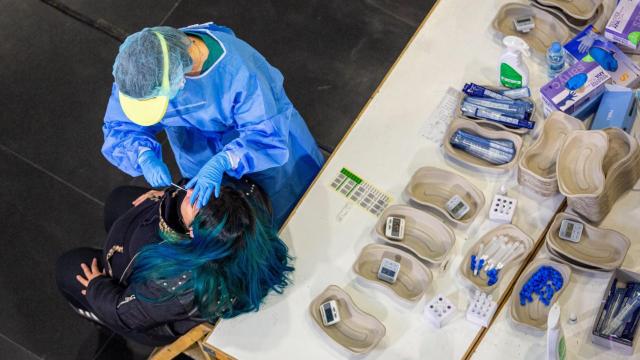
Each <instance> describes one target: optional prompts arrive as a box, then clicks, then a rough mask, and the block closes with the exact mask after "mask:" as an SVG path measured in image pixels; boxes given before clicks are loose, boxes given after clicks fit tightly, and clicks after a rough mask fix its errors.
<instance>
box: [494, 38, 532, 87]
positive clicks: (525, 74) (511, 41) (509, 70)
mask: <svg viewBox="0 0 640 360" xmlns="http://www.w3.org/2000/svg"><path fill="white" fill-rule="evenodd" d="M502 43H503V44H504V46H505V47H506V49H505V50H504V52H503V53H502V55H501V56H500V66H499V68H498V71H499V73H500V83H501V84H502V85H503V86H506V87H508V88H512V89H513V88H521V87H525V86H527V85H528V84H529V68H528V67H527V65H526V64H525V63H524V61H523V60H522V55H523V54H524V55H525V56H529V55H530V52H529V45H527V43H526V42H524V40H522V39H521V38H519V37H517V36H505V37H504V39H502Z"/></svg>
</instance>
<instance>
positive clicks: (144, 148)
mask: <svg viewBox="0 0 640 360" xmlns="http://www.w3.org/2000/svg"><path fill="white" fill-rule="evenodd" d="M147 151H153V150H151V149H149V148H148V147H143V146H141V147H139V148H138V161H137V162H138V165H140V158H141V157H142V154H144V153H145V152H147ZM154 155H155V153H154Z"/></svg>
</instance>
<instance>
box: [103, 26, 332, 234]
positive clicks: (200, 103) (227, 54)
mask: <svg viewBox="0 0 640 360" xmlns="http://www.w3.org/2000/svg"><path fill="white" fill-rule="evenodd" d="M183 30H185V31H189V32H203V33H205V34H208V35H209V36H213V37H214V38H215V39H217V40H218V41H219V42H220V44H221V45H222V47H223V48H224V53H223V55H222V56H221V57H220V58H219V59H218V61H217V62H216V63H215V64H214V65H213V66H212V67H211V68H209V69H208V70H207V71H206V72H204V73H203V74H200V75H198V76H193V77H186V82H185V85H184V88H183V89H182V90H181V91H180V92H179V93H178V95H177V96H176V97H175V98H173V99H172V100H171V101H170V102H169V106H168V109H167V113H166V114H165V116H164V118H163V119H162V121H161V122H160V123H158V124H156V125H153V126H148V127H145V126H140V125H137V124H135V123H133V122H131V121H130V120H129V119H128V118H127V117H126V115H125V114H124V112H123V111H122V108H121V107H120V102H119V99H118V88H117V85H116V84H114V85H113V88H112V93H111V97H110V98H109V104H108V105H107V111H106V114H105V117H104V125H103V132H104V145H103V146H102V154H103V155H104V156H105V157H106V158H107V160H109V161H110V162H111V163H112V164H114V165H115V166H117V167H118V168H119V169H120V170H122V171H124V172H126V173H127V174H129V175H131V176H140V175H141V174H142V170H141V169H140V166H139V165H138V154H139V152H140V151H141V149H145V148H148V149H151V150H153V151H154V152H155V154H156V156H158V158H162V150H161V145H160V143H159V142H158V141H157V140H156V134H158V132H160V131H161V130H164V131H165V132H166V133H167V137H168V139H169V142H170V144H171V147H172V149H173V153H174V155H175V158H176V161H177V163H178V166H179V167H180V171H181V173H182V176H184V177H185V178H191V177H193V176H195V175H196V174H197V173H198V171H199V170H200V168H201V167H202V166H203V165H204V164H205V163H206V162H207V161H209V160H210V159H211V158H212V157H213V156H214V155H216V154H217V153H219V152H224V153H226V154H227V155H228V156H229V157H230V159H231V160H232V161H231V162H232V164H234V165H235V169H233V170H230V171H227V173H228V174H229V175H231V176H234V177H236V178H240V177H241V176H243V175H246V174H250V175H249V177H250V178H251V179H253V180H254V181H255V182H256V183H258V184H259V185H260V186H262V188H263V189H264V190H265V191H266V192H267V194H268V195H269V197H270V198H271V201H272V206H273V211H274V219H275V222H276V224H277V225H278V226H280V225H282V223H283V222H284V220H285V219H286V217H287V215H288V214H289V213H290V212H291V210H292V209H293V207H294V206H295V204H296V203H297V201H298V200H299V199H300V197H301V196H302V194H303V193H304V191H305V189H306V188H307V187H308V186H309V185H310V183H311V181H312V180H313V178H314V177H315V175H316V174H317V173H318V171H319V169H320V168H321V166H322V164H323V162H324V159H323V157H322V154H321V153H320V151H319V149H318V147H317V145H316V143H315V141H314V139H313V136H312V135H311V133H310V132H309V129H308V128H307V126H306V124H305V123H304V120H303V119H302V117H301V116H300V114H299V113H298V111H297V110H296V109H295V108H294V107H293V105H292V104H291V102H290V101H289V99H288V98H287V95H286V94H285V91H284V88H283V77H282V74H281V73H280V72H279V71H278V70H277V69H275V68H274V67H272V66H271V65H270V64H269V63H268V62H267V61H266V60H265V59H264V57H262V55H260V54H259V53H258V52H257V51H256V50H255V49H253V48H252V47H251V46H249V45H248V44H247V43H245V42H244V41H242V40H240V39H238V38H236V37H235V35H234V34H233V32H232V31H231V30H229V29H228V28H225V27H221V26H218V25H214V24H213V23H208V24H203V25H193V26H190V27H188V28H184V29H183Z"/></svg>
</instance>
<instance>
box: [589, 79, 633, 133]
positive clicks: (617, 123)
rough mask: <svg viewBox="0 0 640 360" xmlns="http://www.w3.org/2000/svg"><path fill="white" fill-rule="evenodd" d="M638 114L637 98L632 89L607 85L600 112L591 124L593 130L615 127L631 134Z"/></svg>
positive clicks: (599, 108)
mask: <svg viewBox="0 0 640 360" xmlns="http://www.w3.org/2000/svg"><path fill="white" fill-rule="evenodd" d="M636 113H637V107H636V97H635V95H634V93H633V91H632V90H631V89H629V88H626V87H622V86H616V85H606V89H605V92H604V94H603V95H602V100H600V106H599V107H598V112H596V116H595V118H594V119H593V122H592V123H591V129H592V130H597V129H604V128H608V127H615V128H620V129H622V130H624V131H626V132H630V131H631V128H632V127H633V122H634V121H635V119H636Z"/></svg>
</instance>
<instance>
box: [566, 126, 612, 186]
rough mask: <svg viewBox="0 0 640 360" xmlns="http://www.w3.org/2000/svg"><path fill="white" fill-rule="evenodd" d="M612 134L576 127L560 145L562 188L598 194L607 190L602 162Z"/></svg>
mask: <svg viewBox="0 0 640 360" xmlns="http://www.w3.org/2000/svg"><path fill="white" fill-rule="evenodd" d="M608 144H609V138H608V137H607V135H606V134H605V133H604V131H597V130H596V131H594V130H576V131H573V132H572V133H571V134H569V136H568V137H567V140H566V141H565V143H564V144H563V145H562V147H561V148H560V153H559V154H558V161H557V163H556V172H557V174H558V186H559V188H560V192H561V193H562V194H563V195H565V196H567V197H570V196H576V195H590V196H596V195H598V194H600V193H602V192H603V191H604V173H603V172H602V165H603V161H604V157H605V155H606V153H607V148H608V146H609V145H608Z"/></svg>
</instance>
